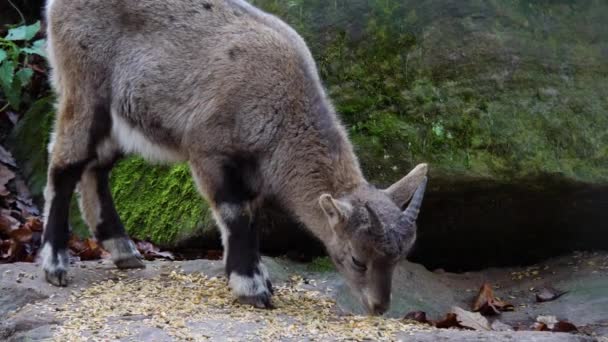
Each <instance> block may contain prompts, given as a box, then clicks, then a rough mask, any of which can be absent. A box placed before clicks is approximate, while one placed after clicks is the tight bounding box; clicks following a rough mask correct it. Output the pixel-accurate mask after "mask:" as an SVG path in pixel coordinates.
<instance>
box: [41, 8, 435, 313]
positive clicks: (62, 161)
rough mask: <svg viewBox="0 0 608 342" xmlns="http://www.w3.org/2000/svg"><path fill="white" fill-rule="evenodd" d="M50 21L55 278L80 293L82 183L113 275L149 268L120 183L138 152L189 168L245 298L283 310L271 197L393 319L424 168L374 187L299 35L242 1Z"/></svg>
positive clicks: (71, 11) (50, 16)
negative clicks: (130, 227) (267, 220)
mask: <svg viewBox="0 0 608 342" xmlns="http://www.w3.org/2000/svg"><path fill="white" fill-rule="evenodd" d="M46 15H47V22H48V29H47V32H48V41H49V48H48V55H49V60H50V64H51V66H52V69H53V72H52V82H53V86H54V88H55V90H56V92H57V94H58V97H59V103H58V115H57V120H56V123H55V127H54V133H53V139H52V142H51V144H50V146H49V152H50V163H49V169H48V183H47V186H46V189H45V199H46V205H45V218H46V219H45V228H44V236H43V240H44V241H43V242H44V246H43V249H42V253H41V257H42V264H43V268H44V271H45V274H46V279H47V280H48V281H49V282H50V283H52V284H55V285H59V286H65V285H67V267H68V254H67V241H68V234H69V231H68V230H69V228H68V207H69V203H70V199H71V196H72V193H73V192H74V189H75V188H76V187H77V186H78V188H79V192H80V196H79V200H80V206H81V211H82V214H83V217H84V219H85V221H86V222H87V224H88V226H89V227H90V229H91V231H92V232H93V233H94V235H95V236H96V238H97V239H98V240H99V241H100V242H101V243H102V244H103V246H104V247H105V248H106V249H108V250H109V251H110V252H111V254H112V258H113V261H114V262H115V264H116V265H117V266H118V267H121V268H130V267H143V265H144V264H143V263H142V261H141V260H140V256H139V254H138V253H137V251H136V249H135V248H134V246H133V243H132V242H131V240H129V238H128V236H127V234H126V233H125V229H124V227H123V225H122V223H121V221H120V218H119V217H118V214H117V213H116V209H115V207H114V204H113V201H112V197H111V193H110V189H109V186H108V178H109V172H110V170H111V168H112V166H113V164H114V163H115V162H116V161H117V160H118V159H119V158H120V156H122V155H123V154H126V153H137V154H140V155H142V156H144V157H145V158H147V159H150V160H156V161H163V162H177V161H184V162H188V163H189V165H190V167H191V170H192V175H193V177H194V179H195V180H196V183H197V185H198V188H199V190H200V192H201V193H202V195H203V196H204V197H205V198H206V200H207V201H208V202H209V204H210V206H211V209H212V211H213V214H214V217H215V219H216V221H217V224H218V226H219V227H220V229H221V231H222V242H223V245H224V263H225V268H226V275H227V277H228V279H229V285H230V287H231V289H232V291H233V293H234V294H235V296H236V297H237V298H238V299H239V300H240V301H241V302H245V303H250V304H252V305H255V306H258V307H270V306H271V300H270V298H271V294H272V286H271V283H270V281H269V277H268V274H267V272H266V270H265V268H264V266H263V265H262V264H261V262H260V254H259V248H258V230H259V227H257V226H256V224H255V220H254V218H255V215H256V212H257V211H258V210H259V208H261V206H262V205H263V203H264V201H266V200H268V199H272V201H273V202H274V203H279V204H280V205H281V206H282V207H283V209H284V210H285V211H286V212H287V213H289V214H291V215H292V216H293V217H294V218H295V219H297V220H298V221H299V222H301V223H302V224H303V225H304V226H306V227H307V228H308V229H309V230H310V231H311V232H312V233H314V235H316V236H317V237H318V238H319V239H320V240H321V241H322V242H323V243H324V244H325V246H326V247H327V251H328V254H329V255H330V256H331V258H332V260H333V261H334V263H335V265H336V267H337V268H338V270H340V272H341V273H342V274H343V275H344V276H345V278H346V279H347V281H348V283H349V285H350V286H351V288H352V289H353V291H354V292H355V293H356V294H357V295H358V296H359V298H360V299H361V301H362V303H363V304H364V306H365V307H366V308H367V309H368V310H369V311H370V312H371V313H376V314H378V313H383V312H384V311H386V309H387V308H388V305H389V302H390V290H391V279H392V273H393V270H394V266H395V263H396V262H397V261H398V260H399V258H400V257H401V256H403V255H405V254H406V253H407V251H408V250H409V248H410V246H411V244H412V243H413V241H414V239H415V235H416V224H415V220H416V217H417V214H418V210H419V208H420V203H421V201H422V197H423V193H424V188H425V184H426V177H425V175H426V165H420V166H419V167H417V168H416V169H415V170H414V171H412V172H411V173H410V174H409V175H408V176H406V177H404V178H403V179H402V180H401V181H399V182H397V183H395V185H393V186H391V187H390V188H389V189H387V190H378V189H376V188H374V187H373V186H372V185H370V184H368V183H367V182H366V180H365V179H364V178H363V176H362V173H361V170H360V168H359V164H358V161H357V158H356V156H355V155H354V153H353V148H352V145H351V144H350V142H349V140H348V138H347V135H346V134H345V130H344V128H343V126H342V124H341V123H340V122H339V120H338V118H337V116H336V114H335V112H334V109H333V108H332V105H331V103H330V101H329V100H328V99H327V97H326V95H325V92H324V89H323V87H322V84H321V82H320V80H319V77H318V73H317V70H316V67H315V64H314V61H313V59H312V57H311V54H310V52H309V50H308V48H307V47H306V44H305V43H304V41H303V40H302V39H301V38H300V36H299V35H298V34H297V33H296V32H295V31H293V30H292V29H291V28H290V27H289V26H287V25H286V24H285V23H283V22H282V21H280V20H279V19H277V18H275V17H273V16H271V15H268V14H266V13H264V12H262V11H260V10H258V9H256V8H254V7H253V6H251V5H249V4H248V3H247V2H245V1H242V0H162V1H161V0H103V1H99V0H69V1H68V0H54V1H49V3H48V4H47V12H46ZM414 192H415V194H414ZM413 194H414V195H413ZM412 195H413V198H412ZM410 198H412V200H411V201H409V200H410ZM408 201H409V203H410V204H409V206H408V208H407V209H406V210H405V211H402V208H403V207H404V206H405V205H406V204H407V202H408ZM294 229H295V228H294Z"/></svg>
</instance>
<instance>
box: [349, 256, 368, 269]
mask: <svg viewBox="0 0 608 342" xmlns="http://www.w3.org/2000/svg"><path fill="white" fill-rule="evenodd" d="M352 258H353V265H355V268H356V269H357V270H359V271H361V272H365V271H366V270H367V266H365V263H364V262H361V261H359V260H357V259H355V257H352Z"/></svg>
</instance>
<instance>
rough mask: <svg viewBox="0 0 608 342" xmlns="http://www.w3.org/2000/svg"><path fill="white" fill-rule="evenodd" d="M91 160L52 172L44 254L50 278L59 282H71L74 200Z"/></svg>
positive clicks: (55, 283)
mask: <svg viewBox="0 0 608 342" xmlns="http://www.w3.org/2000/svg"><path fill="white" fill-rule="evenodd" d="M87 163H88V161H84V162H82V163H77V164H73V165H70V166H68V167H65V168H55V169H52V171H51V172H50V177H49V180H48V182H50V183H51V185H50V189H51V191H52V193H51V194H50V195H51V198H47V200H50V201H51V203H50V209H49V211H48V217H46V225H45V228H44V234H43V241H44V246H43V248H42V251H41V257H42V266H43V269H44V271H45V276H46V279H47V281H48V282H49V283H51V284H53V285H56V286H67V267H68V254H67V247H68V240H69V236H70V230H69V225H68V217H69V208H70V200H71V199H72V193H73V192H74V188H75V187H76V183H77V182H78V180H79V179H80V175H81V174H82V172H83V170H84V167H85V165H86V164H87Z"/></svg>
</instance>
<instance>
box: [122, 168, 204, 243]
mask: <svg viewBox="0 0 608 342" xmlns="http://www.w3.org/2000/svg"><path fill="white" fill-rule="evenodd" d="M111 181H112V193H113V195H114V200H115V202H116V206H117V210H118V212H119V214H120V216H121V218H122V220H123V222H124V224H125V226H126V228H127V230H128V232H129V234H131V235H132V236H135V237H138V238H143V239H150V240H152V241H154V242H155V243H158V244H161V245H167V244H172V243H174V242H176V241H178V240H179V239H180V237H183V236H188V235H190V234H191V233H192V232H193V231H194V230H197V229H198V228H199V227H205V226H208V225H210V222H211V221H210V220H211V217H210V215H209V210H208V207H207V206H206V204H205V203H204V201H203V199H202V198H201V196H200V195H199V194H198V191H197V189H196V187H195V185H194V183H193V180H192V177H191V175H190V170H189V168H188V166H187V165H184V164H180V165H177V166H173V167H168V166H151V165H150V164H148V163H146V162H145V161H144V160H142V159H140V158H129V159H126V160H124V161H122V162H120V163H119V165H117V167H116V168H115V169H114V171H113V172H112V179H111Z"/></svg>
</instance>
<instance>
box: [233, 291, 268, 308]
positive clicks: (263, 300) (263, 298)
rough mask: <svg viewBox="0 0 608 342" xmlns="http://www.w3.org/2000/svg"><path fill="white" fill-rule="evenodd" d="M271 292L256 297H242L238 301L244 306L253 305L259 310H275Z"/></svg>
mask: <svg viewBox="0 0 608 342" xmlns="http://www.w3.org/2000/svg"><path fill="white" fill-rule="evenodd" d="M271 297H272V295H271V294H270V292H263V293H260V294H259V295H255V296H241V297H239V298H238V299H237V301H238V302H239V303H241V304H244V305H251V306H253V307H256V308H258V309H274V306H273V305H272V301H271Z"/></svg>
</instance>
